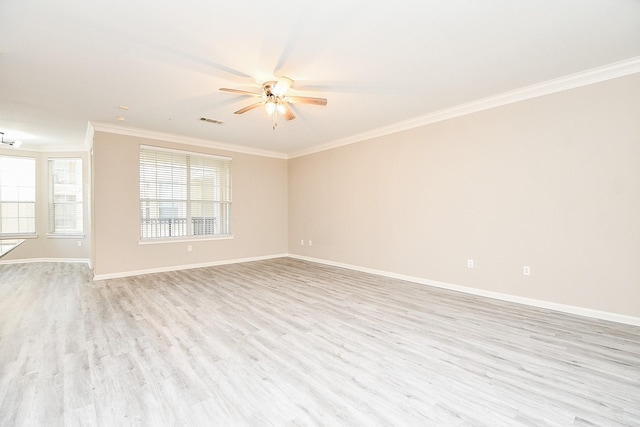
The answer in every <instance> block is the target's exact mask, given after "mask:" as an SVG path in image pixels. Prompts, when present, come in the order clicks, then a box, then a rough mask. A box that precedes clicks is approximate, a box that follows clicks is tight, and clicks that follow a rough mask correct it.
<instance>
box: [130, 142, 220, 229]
mask: <svg viewBox="0 0 640 427" xmlns="http://www.w3.org/2000/svg"><path fill="white" fill-rule="evenodd" d="M228 234H231V159H230V158H228V157H217V156H208V155H204V154H197V153H190V152H185V151H177V150H166V149H160V148H157V147H147V146H141V147H140V238H141V239H143V240H144V239H155V238H172V237H185V236H212V235H214V236H215V235H228Z"/></svg>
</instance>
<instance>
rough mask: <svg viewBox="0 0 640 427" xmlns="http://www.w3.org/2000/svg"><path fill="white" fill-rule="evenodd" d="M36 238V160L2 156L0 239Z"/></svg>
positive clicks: (0, 159) (0, 169)
mask: <svg viewBox="0 0 640 427" xmlns="http://www.w3.org/2000/svg"><path fill="white" fill-rule="evenodd" d="M16 234H17V235H27V234H33V235H35V234H36V159H34V158H30V157H10V156H0V236H7V235H16Z"/></svg>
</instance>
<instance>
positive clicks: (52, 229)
mask: <svg viewBox="0 0 640 427" xmlns="http://www.w3.org/2000/svg"><path fill="white" fill-rule="evenodd" d="M70 160H74V161H77V162H78V163H79V177H78V176H76V178H79V181H80V182H76V183H75V184H73V185H74V186H75V187H76V193H77V194H79V196H80V200H75V201H74V202H66V204H75V205H80V209H79V215H78V216H76V218H75V222H76V224H78V223H79V226H80V228H76V229H74V230H72V231H56V226H55V221H56V218H55V207H54V205H55V204H57V203H65V202H56V201H55V195H56V194H55V183H54V182H53V178H54V176H53V172H54V169H53V168H52V163H54V162H56V161H70ZM47 179H48V203H49V205H48V209H49V210H48V215H47V217H48V227H49V232H48V234H47V236H48V237H60V238H64V237H69V238H74V237H84V219H85V218H84V203H85V197H84V161H83V159H82V157H75V156H74V157H49V158H48V159H47ZM78 186H79V188H78Z"/></svg>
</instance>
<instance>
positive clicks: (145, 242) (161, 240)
mask: <svg viewBox="0 0 640 427" xmlns="http://www.w3.org/2000/svg"><path fill="white" fill-rule="evenodd" d="M231 239H233V234H219V235H216V236H202V237H199V236H184V237H178V238H175V237H174V238H166V237H160V238H157V239H145V240H138V244H139V245H155V244H159V243H185V242H186V243H191V242H203V241H209V240H231Z"/></svg>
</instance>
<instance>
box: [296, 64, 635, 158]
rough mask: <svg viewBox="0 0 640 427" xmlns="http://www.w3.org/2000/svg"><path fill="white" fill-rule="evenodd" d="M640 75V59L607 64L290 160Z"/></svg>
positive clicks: (305, 152) (304, 152)
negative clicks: (521, 102)
mask: <svg viewBox="0 0 640 427" xmlns="http://www.w3.org/2000/svg"><path fill="white" fill-rule="evenodd" d="M638 72H640V56H637V57H635V58H630V59H626V60H624V61H619V62H615V63H613V64H609V65H605V66H602V67H597V68H592V69H590V70H586V71H581V72H579V73H575V74H570V75H568V76H564V77H559V78H557V79H552V80H547V81H545V82H541V83H536V84H533V85H530V86H525V87H522V88H519V89H515V90H511V91H508V92H503V93H499V94H497V95H493V96H489V97H486V98H482V99H478V100H475V101H471V102H467V103H464V104H459V105H456V106H453V107H451V108H445V109H443V110H439V111H435V112H432V113H428V114H425V115H423V116H418V117H414V118H412V119H409V120H405V121H402V122H398V123H394V124H392V125H389V126H384V127H380V128H377V129H373V130H370V131H367V132H364V133H361V134H358V135H352V136H349V137H346V138H342V139H339V140H336V141H332V142H328V143H326V144H322V145H316V146H314V147H310V148H307V149H304V150H301V151H297V152H295V153H292V154H290V155H289V156H288V158H289V159H293V158H296V157H301V156H306V155H309V154H313V153H319V152H321V151H326V150H330V149H333V148H338V147H342V146H345V145H349V144H354V143H356V142H361V141H365V140H368V139H373V138H377V137H380V136H385V135H390V134H392V133H397V132H402V131H405V130H409V129H414V128H417V127H420V126H426V125H429V124H433V123H437V122H442V121H445V120H449V119H453V118H455V117H461V116H465V115H467V114H472V113H477V112H479V111H484V110H489V109H491V108H496V107H500V106H503V105H507V104H513V103H515V102H519V101H525V100H527V99H532V98H537V97H540V96H544V95H550V94H552V93H556V92H562V91H565V90H569V89H574V88H577V87H581V86H587V85H590V84H593V83H598V82H601V81H605V80H611V79H615V78H618V77H623V76H626V75H629V74H634V73H638Z"/></svg>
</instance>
